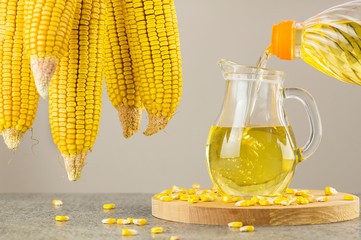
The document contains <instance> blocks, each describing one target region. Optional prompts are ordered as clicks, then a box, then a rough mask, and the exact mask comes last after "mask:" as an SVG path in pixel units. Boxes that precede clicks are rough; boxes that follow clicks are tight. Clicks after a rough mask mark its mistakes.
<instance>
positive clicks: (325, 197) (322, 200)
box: [316, 196, 330, 202]
mask: <svg viewBox="0 0 361 240" xmlns="http://www.w3.org/2000/svg"><path fill="white" fill-rule="evenodd" d="M316 200H317V202H327V201H328V200H330V198H329V197H327V196H322V197H318V198H316Z"/></svg>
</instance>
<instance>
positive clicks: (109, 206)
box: [103, 203, 115, 209]
mask: <svg viewBox="0 0 361 240" xmlns="http://www.w3.org/2000/svg"><path fill="white" fill-rule="evenodd" d="M103 208H104V209H113V208H115V204H112V203H110V204H104V205H103Z"/></svg>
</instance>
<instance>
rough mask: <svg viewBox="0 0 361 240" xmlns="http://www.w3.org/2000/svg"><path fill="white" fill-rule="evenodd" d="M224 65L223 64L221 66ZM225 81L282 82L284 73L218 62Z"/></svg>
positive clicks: (224, 61) (225, 61) (228, 62)
mask: <svg viewBox="0 0 361 240" xmlns="http://www.w3.org/2000/svg"><path fill="white" fill-rule="evenodd" d="M222 63H225V64H222ZM218 64H219V65H220V66H221V68H222V71H223V76H224V78H225V79H226V80H236V81H237V80H247V81H266V82H271V83H281V82H283V79H284V75H285V72H284V71H281V70H275V69H271V68H261V67H256V66H250V65H243V64H237V63H233V62H230V61H227V60H224V59H221V60H219V61H218Z"/></svg>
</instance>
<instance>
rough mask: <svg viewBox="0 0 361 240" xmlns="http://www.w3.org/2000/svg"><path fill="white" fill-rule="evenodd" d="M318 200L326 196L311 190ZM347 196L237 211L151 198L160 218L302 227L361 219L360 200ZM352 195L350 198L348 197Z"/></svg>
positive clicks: (225, 205)
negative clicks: (360, 217) (345, 198)
mask: <svg viewBox="0 0 361 240" xmlns="http://www.w3.org/2000/svg"><path fill="white" fill-rule="evenodd" d="M310 194H312V195H314V196H315V197H316V198H317V197H319V196H324V192H323V191H320V190H310ZM346 194H347V193H338V194H337V195H335V196H329V197H330V200H329V201H328V202H316V203H310V204H307V205H290V206H280V205H274V206H251V207H236V206H235V205H234V203H223V202H221V201H220V199H217V201H215V202H198V203H193V204H192V203H188V202H187V201H180V200H174V201H171V202H163V201H160V200H157V199H155V198H154V197H153V198H152V215H153V216H154V217H157V218H161V219H165V220H170V221H176V222H183V223H197V224H210V225H227V224H228V223H229V222H236V221H237V222H238V221H241V222H243V223H244V224H246V225H255V226H267V225H303V224H321V223H332V222H341V221H346V220H350V219H354V218H357V217H359V215H360V200H359V198H358V197H356V196H355V200H352V201H350V200H344V199H343V196H344V195H346ZM347 195H351V194H347Z"/></svg>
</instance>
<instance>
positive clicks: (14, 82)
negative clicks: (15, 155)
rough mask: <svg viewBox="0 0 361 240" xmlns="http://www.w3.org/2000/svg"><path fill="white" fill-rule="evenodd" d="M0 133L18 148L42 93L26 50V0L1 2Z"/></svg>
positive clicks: (31, 120) (32, 119) (10, 146)
mask: <svg viewBox="0 0 361 240" xmlns="http://www.w3.org/2000/svg"><path fill="white" fill-rule="evenodd" d="M0 22H1V24H0V26H1V27H0V133H1V134H2V135H3V137H4V141H5V143H6V145H7V146H8V148H9V149H16V148H17V146H18V145H19V143H20V140H21V138H22V135H23V134H24V133H25V132H26V131H27V130H28V129H29V128H31V126H32V124H33V121H34V119H35V114H36V110H37V106H38V100H39V95H38V93H37V91H36V88H35V83H34V80H33V78H32V74H31V71H30V61H29V60H28V59H26V58H25V56H24V54H23V52H24V50H23V36H24V0H7V1H5V0H2V1H1V2H0Z"/></svg>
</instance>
